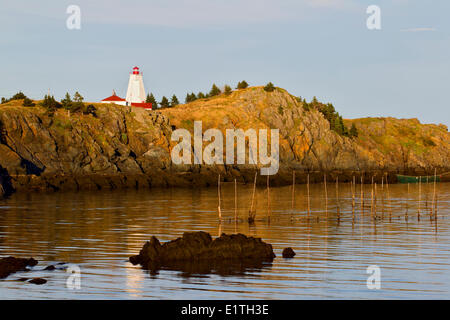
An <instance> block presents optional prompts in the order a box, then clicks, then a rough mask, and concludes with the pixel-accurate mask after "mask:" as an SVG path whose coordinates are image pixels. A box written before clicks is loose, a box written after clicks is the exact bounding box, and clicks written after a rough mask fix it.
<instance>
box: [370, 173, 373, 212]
mask: <svg viewBox="0 0 450 320" xmlns="http://www.w3.org/2000/svg"><path fill="white" fill-rule="evenodd" d="M370 215H372V216H373V176H372V184H371V198H370Z"/></svg>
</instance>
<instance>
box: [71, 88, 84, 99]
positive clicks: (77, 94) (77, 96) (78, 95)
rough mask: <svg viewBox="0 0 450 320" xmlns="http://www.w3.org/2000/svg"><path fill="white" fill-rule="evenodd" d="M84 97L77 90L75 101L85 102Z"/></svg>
mask: <svg viewBox="0 0 450 320" xmlns="http://www.w3.org/2000/svg"><path fill="white" fill-rule="evenodd" d="M83 100H84V98H83V96H82V95H81V94H79V93H78V91H77V92H75V94H74V95H73V101H74V102H83Z"/></svg>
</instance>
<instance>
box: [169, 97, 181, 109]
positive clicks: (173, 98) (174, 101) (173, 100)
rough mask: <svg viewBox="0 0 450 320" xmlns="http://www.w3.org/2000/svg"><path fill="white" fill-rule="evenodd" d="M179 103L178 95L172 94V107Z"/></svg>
mask: <svg viewBox="0 0 450 320" xmlns="http://www.w3.org/2000/svg"><path fill="white" fill-rule="evenodd" d="M179 104H180V102H179V101H178V98H177V96H176V95H173V96H172V100H170V106H171V107H175V106H177V105H179Z"/></svg>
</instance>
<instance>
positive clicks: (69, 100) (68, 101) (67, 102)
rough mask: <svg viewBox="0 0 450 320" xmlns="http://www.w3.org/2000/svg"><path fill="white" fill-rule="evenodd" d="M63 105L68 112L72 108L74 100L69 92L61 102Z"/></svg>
mask: <svg viewBox="0 0 450 320" xmlns="http://www.w3.org/2000/svg"><path fill="white" fill-rule="evenodd" d="M61 105H62V107H63V108H64V109H66V110H70V109H71V108H72V98H71V97H70V94H69V93H68V92H66V95H65V97H64V99H62V100H61Z"/></svg>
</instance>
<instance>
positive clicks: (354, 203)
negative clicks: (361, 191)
mask: <svg viewBox="0 0 450 320" xmlns="http://www.w3.org/2000/svg"><path fill="white" fill-rule="evenodd" d="M355 190H356V177H355V176H353V180H352V210H353V212H355V206H356V197H355Z"/></svg>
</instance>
